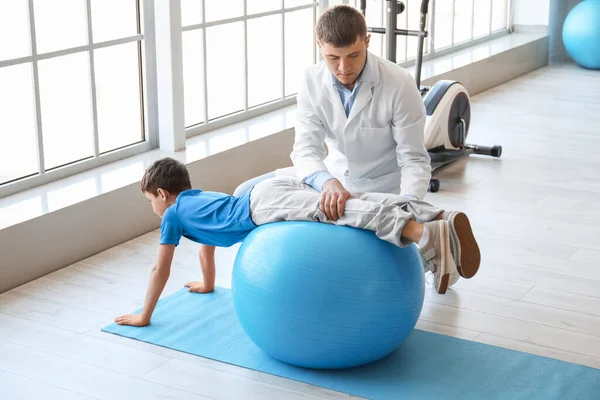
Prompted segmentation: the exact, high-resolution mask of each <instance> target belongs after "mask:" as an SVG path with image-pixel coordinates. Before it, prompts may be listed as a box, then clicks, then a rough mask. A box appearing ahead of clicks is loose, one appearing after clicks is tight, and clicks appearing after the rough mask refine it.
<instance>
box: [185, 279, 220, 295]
mask: <svg viewBox="0 0 600 400" xmlns="http://www.w3.org/2000/svg"><path fill="white" fill-rule="evenodd" d="M185 287H186V288H190V290H189V291H190V292H193V293H211V292H213V291H214V290H215V287H214V286H213V287H210V286H206V287H205V286H204V282H202V281H192V282H188V283H186V284H185Z"/></svg>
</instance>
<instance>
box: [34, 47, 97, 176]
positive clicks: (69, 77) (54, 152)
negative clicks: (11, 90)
mask: <svg viewBox="0 0 600 400" xmlns="http://www.w3.org/2000/svg"><path fill="white" fill-rule="evenodd" d="M39 76H40V96H41V111H42V132H43V137H44V158H45V164H46V169H50V168H54V167H57V166H60V165H63V164H67V163H69V162H73V161H76V160H80V159H82V158H86V157H90V156H93V154H94V151H93V150H94V146H93V127H92V114H91V107H90V99H91V95H90V74H89V60H88V53H87V52H83V53H76V54H71V55H68V56H62V57H56V58H51V59H48V60H42V61H40V63H39Z"/></svg>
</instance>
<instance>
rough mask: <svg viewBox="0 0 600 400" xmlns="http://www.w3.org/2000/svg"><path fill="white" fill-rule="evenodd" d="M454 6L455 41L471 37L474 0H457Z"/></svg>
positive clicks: (462, 40)
mask: <svg viewBox="0 0 600 400" xmlns="http://www.w3.org/2000/svg"><path fill="white" fill-rule="evenodd" d="M454 4H455V6H454V43H461V42H464V41H467V40H469V39H471V15H472V13H473V7H472V5H473V4H472V0H455V3H454Z"/></svg>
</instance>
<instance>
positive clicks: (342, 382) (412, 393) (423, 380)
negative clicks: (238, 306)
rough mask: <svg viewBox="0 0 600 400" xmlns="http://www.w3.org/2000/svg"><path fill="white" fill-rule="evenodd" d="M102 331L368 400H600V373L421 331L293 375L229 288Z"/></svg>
mask: <svg viewBox="0 0 600 400" xmlns="http://www.w3.org/2000/svg"><path fill="white" fill-rule="evenodd" d="M139 311H140V310H138V311H137V312H139ZM103 331H105V332H110V333H115V334H117V335H121V336H126V337H130V338H133V339H137V340H141V341H144V342H148V343H153V344H156V345H159V346H164V347H168V348H171V349H175V350H179V351H183V352H186V353H191V354H195V355H198V356H201V357H206V358H210V359H214V360H217V361H222V362H225V363H229V364H234V365H238V366H241V367H245V368H250V369H254V370H257V371H262V372H266V373H269V374H273V375H278V376H281V377H284V378H288V379H293V380H296V381H301V382H306V383H309V384H312V385H316V386H321V387H324V388H329V389H332V390H336V391H339V392H345V393H349V394H352V395H355V396H361V397H365V398H369V399H420V400H421V399H478V400H479V399H528V400H532V399H544V400H549V399H600V370H597V369H594V368H589V367H585V366H582V365H577V364H571V363H567V362H563V361H558V360H554V359H551V358H546V357H540V356H536V355H533V354H528V353H522V352H518V351H513V350H507V349H503V348H500V347H495V346H489V345H485V344H481V343H476V342H471V341H468V340H463V339H457V338H453V337H450V336H445V335H440V334H436V333H430V332H425V331H421V330H417V329H415V330H414V331H413V332H412V333H411V335H410V336H409V337H408V339H407V340H406V341H405V342H404V343H403V344H402V345H401V346H400V347H399V348H398V349H397V350H396V351H395V352H394V353H392V354H391V355H390V356H388V357H386V358H384V359H382V360H380V361H378V362H375V363H373V364H370V365H367V366H364V367H359V368H354V369H349V370H334V371H328V370H311V369H303V368H297V367H293V366H290V365H287V364H284V363H281V362H278V361H276V360H273V359H271V358H270V357H268V356H266V355H265V354H264V353H263V352H262V351H261V350H260V349H259V348H258V347H256V346H255V345H254V343H252V342H251V341H250V339H249V338H248V337H247V336H246V334H245V333H244V331H243V329H242V327H241V326H240V324H239V322H238V320H237V317H236V315H235V312H234V309H233V303H232V300H231V292H230V291H229V290H228V289H224V288H217V290H216V291H215V292H214V293H211V294H202V295H201V294H193V293H189V292H188V291H187V289H182V290H180V291H178V292H176V293H174V294H172V295H171V296H169V297H166V298H164V299H162V300H161V301H159V303H158V305H157V308H156V311H155V313H154V315H153V317H152V323H151V324H150V325H149V326H147V327H144V328H135V327H130V326H120V325H116V324H112V325H109V326H107V327H105V328H104V329H103Z"/></svg>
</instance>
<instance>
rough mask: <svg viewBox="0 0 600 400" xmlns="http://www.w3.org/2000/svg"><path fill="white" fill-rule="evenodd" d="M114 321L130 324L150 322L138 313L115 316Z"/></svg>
mask: <svg viewBox="0 0 600 400" xmlns="http://www.w3.org/2000/svg"><path fill="white" fill-rule="evenodd" d="M115 322H116V323H117V324H119V325H131V326H146V325H148V324H150V320H147V319H145V318H142V316H141V315H139V314H127V315H122V316H120V317H117V318H115Z"/></svg>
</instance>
